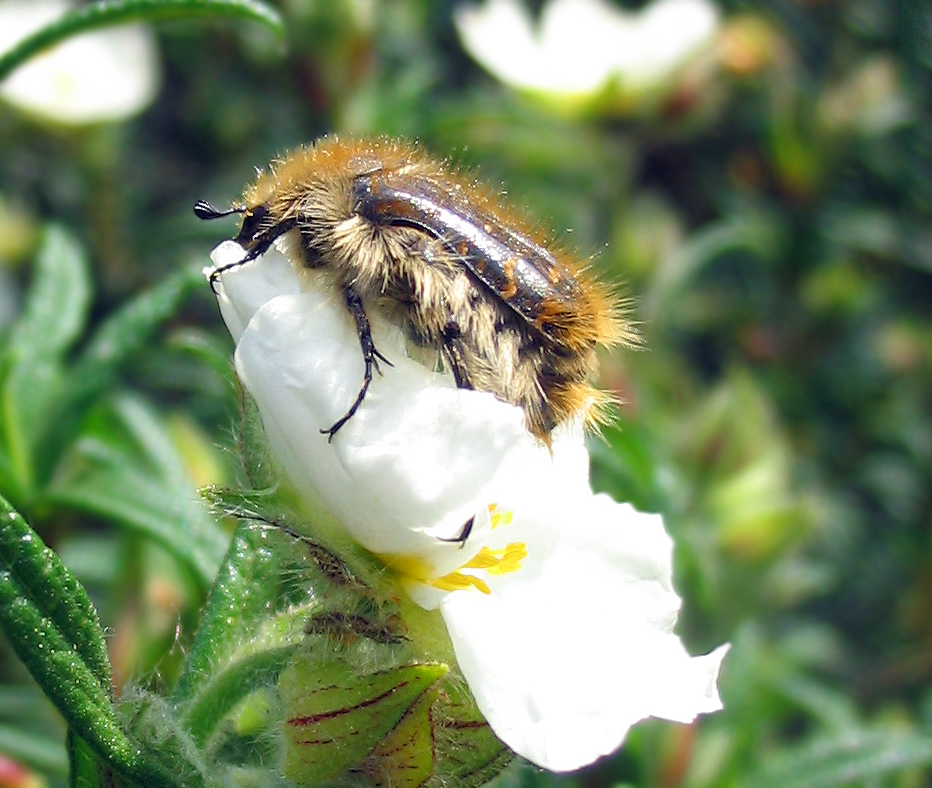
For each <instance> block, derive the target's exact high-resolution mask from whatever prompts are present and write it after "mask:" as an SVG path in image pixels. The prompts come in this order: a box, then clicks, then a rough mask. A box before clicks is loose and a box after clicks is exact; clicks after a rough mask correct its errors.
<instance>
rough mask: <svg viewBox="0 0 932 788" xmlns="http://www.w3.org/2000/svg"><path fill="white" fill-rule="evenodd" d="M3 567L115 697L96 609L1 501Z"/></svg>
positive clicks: (52, 554) (0, 556)
mask: <svg viewBox="0 0 932 788" xmlns="http://www.w3.org/2000/svg"><path fill="white" fill-rule="evenodd" d="M0 566H2V567H4V568H6V569H8V570H9V571H10V572H11V573H12V575H13V576H14V577H15V578H16V581H17V582H18V583H19V584H21V585H22V586H23V587H24V588H25V589H26V591H27V592H28V593H29V596H30V597H31V598H32V601H33V602H34V603H35V605H36V606H37V609H38V610H39V611H40V613H41V614H42V615H43V616H46V617H48V618H49V619H50V620H51V621H52V623H53V624H54V625H55V626H56V627H57V628H58V630H60V631H61V632H62V633H63V635H64V636H65V637H66V638H67V639H68V641H70V644H71V645H73V646H74V648H75V650H76V651H77V653H78V654H79V655H80V657H81V659H82V661H83V662H84V664H86V665H87V667H88V668H89V669H90V670H91V672H92V673H93V674H94V676H95V677H96V678H97V682H98V684H99V685H100V688H101V689H102V690H103V691H104V692H105V693H107V694H109V692H110V686H111V678H110V659H109V656H108V655H107V645H106V642H105V640H104V633H103V629H101V626H100V621H99V619H98V617H97V610H96V609H95V608H94V605H93V604H92V603H91V600H90V598H89V597H88V595H87V592H86V591H85V590H84V586H82V585H81V583H80V582H78V579H77V578H76V577H75V576H74V575H73V574H71V572H70V571H69V570H68V568H67V567H66V566H65V565H64V564H63V563H62V562H61V559H59V557H58V555H57V554H56V553H55V552H54V551H53V550H51V549H49V548H48V547H46V546H45V545H44V544H43V543H42V540H41V539H40V538H39V535H38V534H37V533H36V532H35V531H33V530H32V528H30V527H29V524H28V523H27V522H26V521H25V520H24V519H23V518H22V517H20V516H19V514H18V513H17V512H16V511H14V510H13V508H12V507H11V506H10V505H9V503H8V502H7V501H6V500H5V499H4V498H3V497H2V496H0Z"/></svg>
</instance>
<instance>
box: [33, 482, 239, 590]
mask: <svg viewBox="0 0 932 788" xmlns="http://www.w3.org/2000/svg"><path fill="white" fill-rule="evenodd" d="M48 501H49V502H50V503H53V504H57V505H60V506H66V507H69V508H73V509H79V510H82V511H85V512H89V513H92V514H94V515H96V516H99V517H104V518H107V519H109V520H112V521H114V522H116V523H119V524H121V525H123V526H125V527H127V528H129V529H131V530H133V531H136V532H138V533H140V534H142V535H144V536H146V537H147V538H149V539H152V540H153V541H155V542H157V543H158V544H159V545H161V546H162V547H163V548H164V549H165V550H167V551H168V553H169V554H170V555H173V556H174V557H175V558H176V559H177V560H178V561H180V562H181V563H182V564H184V565H185V566H187V567H189V568H190V570H191V572H192V573H193V575H194V577H195V579H196V580H197V582H198V583H199V584H200V586H201V588H203V589H206V588H208V587H209V586H210V583H211V581H212V580H213V578H214V575H215V574H216V572H217V567H218V566H219V565H220V561H221V559H222V557H223V553H224V550H225V548H226V545H227V537H226V535H225V534H224V533H223V532H222V531H221V530H220V529H219V528H218V527H217V525H216V523H215V522H214V521H213V520H212V519H211V517H210V515H208V514H207V512H206V511H205V510H204V509H203V507H202V505H201V503H200V501H198V500H197V499H196V497H195V492H194V490H193V489H190V488H188V489H187V491H186V492H182V491H179V490H177V489H172V488H171V487H169V486H167V485H166V484H165V483H164V482H163V481H162V480H160V479H158V478H157V477H156V478H153V475H152V474H151V473H148V472H146V471H145V469H144V468H141V467H138V466H133V465H128V464H124V465H123V466H118V465H113V466H104V467H95V468H93V469H91V470H89V471H87V472H86V473H84V474H82V475H81V476H80V477H79V478H77V479H72V480H70V481H68V482H65V483H63V484H60V485H56V486H55V487H54V488H53V489H52V490H51V491H50V492H49V496H48Z"/></svg>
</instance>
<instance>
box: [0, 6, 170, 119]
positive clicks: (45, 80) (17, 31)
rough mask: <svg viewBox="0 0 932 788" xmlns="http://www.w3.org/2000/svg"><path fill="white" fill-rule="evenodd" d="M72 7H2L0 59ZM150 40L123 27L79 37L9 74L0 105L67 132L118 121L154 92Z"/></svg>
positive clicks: (146, 33) (138, 29)
mask: <svg viewBox="0 0 932 788" xmlns="http://www.w3.org/2000/svg"><path fill="white" fill-rule="evenodd" d="M72 7H73V4H72V3H71V2H66V0H4V2H0V53H2V52H7V51H8V50H10V49H12V48H13V46H14V45H16V44H17V43H18V42H20V41H21V40H23V39H24V38H26V37H27V36H29V35H31V34H32V33H34V32H36V31H37V30H39V29H40V28H42V27H44V26H45V25H47V24H49V23H50V22H53V21H55V20H56V19H59V18H60V17H61V16H63V15H64V14H65V13H66V12H67V11H68V10H70V9H71V8H72ZM159 82H160V77H159V65H158V53H157V50H156V46H155V39H154V37H153V35H152V32H151V31H150V30H149V29H148V28H147V27H144V26H142V25H126V26H122V27H116V28H112V29H108V30H102V31H99V32H93V33H83V34H80V35H77V36H75V37H73V38H71V39H69V40H67V41H65V42H64V43H62V44H60V45H58V46H56V47H53V48H52V49H50V50H48V51H47V52H43V53H41V54H39V55H37V56H35V57H34V58H33V59H31V60H30V61H29V62H27V63H25V64H24V65H23V66H22V67H20V68H18V69H17V70H16V71H14V72H13V73H12V74H11V75H10V77H9V78H8V79H6V80H5V81H4V82H3V85H2V86H0V97H2V98H3V99H5V100H6V101H8V102H9V103H10V104H13V105H14V106H16V107H19V108H20V109H22V110H24V111H26V112H29V113H31V114H34V115H38V116H41V117H44V118H48V119H50V120H53V121H56V122H59V123H66V124H72V125H83V124H88V123H99V122H104V121H119V120H124V119H125V118H128V117H131V116H133V115H135V114H137V113H138V112H140V111H142V110H143V109H144V108H145V107H147V106H148V105H149V104H150V103H151V102H152V100H153V99H154V98H155V95H156V93H157V92H158V88H159Z"/></svg>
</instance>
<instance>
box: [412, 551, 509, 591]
mask: <svg viewBox="0 0 932 788" xmlns="http://www.w3.org/2000/svg"><path fill="white" fill-rule="evenodd" d="M525 558H527V545H526V544H524V542H512V543H511V544H509V545H508V546H507V547H505V548H503V549H501V550H492V549H490V548H488V547H483V548H482V549H481V550H480V551H479V552H478V553H476V555H475V556H473V557H472V558H471V559H470V560H469V561H467V562H466V563H465V564H463V567H462V568H463V569H484V570H485V571H486V572H488V573H489V574H490V575H504V574H508V573H509V572H517V571H518V570H519V569H520V568H521V562H522V561H523V560H524V559H525ZM430 585H432V586H434V588H439V589H441V590H443V591H462V590H464V589H466V588H477V589H479V590H480V591H481V592H482V593H483V594H490V593H492V592H491V590H490V589H489V587H488V585H487V584H486V583H485V581H483V580H480V579H479V578H478V577H476V576H475V575H471V574H467V573H465V572H451V573H450V574H448V575H444V576H443V577H438V578H437V579H435V580H431V581H430Z"/></svg>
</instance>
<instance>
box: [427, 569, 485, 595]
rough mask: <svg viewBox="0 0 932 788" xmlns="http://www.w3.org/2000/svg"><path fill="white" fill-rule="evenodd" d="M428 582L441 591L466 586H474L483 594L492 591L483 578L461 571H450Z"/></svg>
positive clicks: (458, 589) (457, 589) (464, 587)
mask: <svg viewBox="0 0 932 788" xmlns="http://www.w3.org/2000/svg"><path fill="white" fill-rule="evenodd" d="M430 584H431V585H432V586H433V587H434V588H439V589H440V590H441V591H463V590H465V589H467V588H476V589H478V590H479V591H481V592H482V593H483V594H491V593H492V591H491V589H490V588H489V587H488V585H486V583H485V581H484V580H480V579H479V578H478V577H476V576H475V575H467V574H464V573H463V572H450V574H448V575H444V576H443V577H438V578H437V579H436V580H431V581H430Z"/></svg>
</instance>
